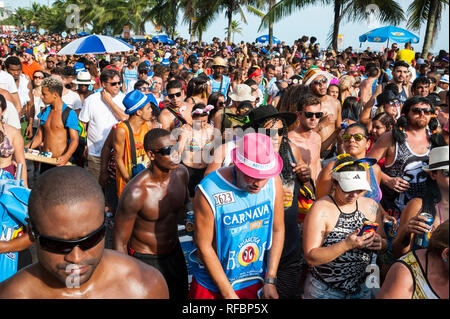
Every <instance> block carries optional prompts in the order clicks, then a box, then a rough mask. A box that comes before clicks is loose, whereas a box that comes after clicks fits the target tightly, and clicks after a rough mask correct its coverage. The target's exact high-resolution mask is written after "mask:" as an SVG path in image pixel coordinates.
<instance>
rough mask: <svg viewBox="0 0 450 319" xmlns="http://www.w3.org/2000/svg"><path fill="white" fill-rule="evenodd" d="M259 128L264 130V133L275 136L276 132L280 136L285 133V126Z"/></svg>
mask: <svg viewBox="0 0 450 319" xmlns="http://www.w3.org/2000/svg"><path fill="white" fill-rule="evenodd" d="M258 130H264V131H263V132H262V133H264V134H266V135H267V136H273V135H275V133H273V132H276V134H278V136H283V134H284V127H282V128H260V129H258Z"/></svg>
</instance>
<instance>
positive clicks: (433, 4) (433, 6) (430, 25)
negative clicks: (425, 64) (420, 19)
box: [422, 0, 438, 59]
mask: <svg viewBox="0 0 450 319" xmlns="http://www.w3.org/2000/svg"><path fill="white" fill-rule="evenodd" d="M437 1H438V0H430V11H429V12H428V22H427V29H426V31H425V39H424V41H423V48H422V58H424V59H426V57H427V54H428V50H430V47H431V43H432V41H433V31H434V29H435V25H436V14H437V9H438V5H437Z"/></svg>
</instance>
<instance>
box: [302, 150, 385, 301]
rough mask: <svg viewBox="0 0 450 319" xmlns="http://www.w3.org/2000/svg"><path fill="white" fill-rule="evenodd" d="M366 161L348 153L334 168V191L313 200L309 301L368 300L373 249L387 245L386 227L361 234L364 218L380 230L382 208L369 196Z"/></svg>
mask: <svg viewBox="0 0 450 319" xmlns="http://www.w3.org/2000/svg"><path fill="white" fill-rule="evenodd" d="M366 169H367V164H366V163H365V162H363V161H359V160H358V159H357V158H355V157H352V156H347V157H343V158H341V159H339V160H338V161H336V163H335V166H334V168H333V171H332V174H331V176H332V186H333V187H334V189H335V191H334V195H333V196H331V195H327V196H325V197H322V198H321V199H319V200H318V201H317V202H315V203H314V204H313V206H312V207H311V209H310V211H309V212H308V214H307V215H306V218H305V221H304V226H303V250H304V254H305V259H306V261H307V263H308V264H309V265H310V270H309V273H308V276H307V278H306V283H305V290H304V298H305V299H369V298H370V296H371V292H370V289H369V288H370V287H368V286H370V285H367V284H366V280H367V278H366V277H367V274H368V272H367V266H369V264H370V262H371V260H372V254H373V252H379V251H381V250H384V249H386V248H387V241H386V239H385V234H384V231H383V228H382V227H378V229H376V231H371V232H362V233H361V229H362V228H363V226H364V225H365V222H368V221H370V222H371V223H370V224H371V225H372V226H373V227H375V228H376V226H377V225H379V224H382V219H383V218H382V212H381V210H380V209H379V205H378V204H377V203H376V202H375V201H374V200H373V199H371V198H367V197H363V196H362V194H363V193H364V192H365V191H368V190H370V189H371V188H370V185H369V182H368V181H367V177H366V174H367V173H366Z"/></svg>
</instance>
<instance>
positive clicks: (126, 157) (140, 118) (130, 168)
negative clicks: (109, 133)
mask: <svg viewBox="0 0 450 319" xmlns="http://www.w3.org/2000/svg"><path fill="white" fill-rule="evenodd" d="M153 101H154V100H153ZM151 102H152V98H151V97H150V96H149V95H145V94H143V93H142V92H141V91H139V90H133V91H131V92H130V93H128V94H127V95H126V96H125V98H124V99H123V104H124V105H125V113H126V114H128V115H129V118H128V120H127V121H123V122H120V123H119V124H117V126H116V128H115V129H114V135H113V147H114V151H115V161H116V182H117V197H120V195H121V193H122V190H123V189H124V187H125V185H126V184H127V182H128V181H129V180H131V179H132V178H133V176H134V175H135V174H137V172H139V171H140V170H142V169H144V168H146V167H147V166H148V165H149V159H148V157H147V154H146V153H145V150H144V136H145V134H146V133H147V132H148V131H149V130H150V129H151V127H150V125H149V124H148V122H151V121H152V120H154V117H155V115H154V114H153V108H152V106H151ZM153 103H154V102H153ZM130 133H132V134H130Z"/></svg>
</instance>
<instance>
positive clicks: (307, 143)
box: [288, 94, 323, 183]
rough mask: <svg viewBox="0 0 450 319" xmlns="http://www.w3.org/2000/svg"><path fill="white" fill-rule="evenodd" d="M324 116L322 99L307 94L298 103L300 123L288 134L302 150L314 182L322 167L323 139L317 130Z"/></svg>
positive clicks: (303, 158) (304, 160)
mask: <svg viewBox="0 0 450 319" xmlns="http://www.w3.org/2000/svg"><path fill="white" fill-rule="evenodd" d="M322 116H323V112H322V111H321V103H320V99H319V98H318V97H316V96H314V95H312V94H308V95H305V96H304V97H302V98H301V99H300V101H299V102H298V104H297V118H298V120H299V125H298V127H297V128H296V129H295V130H293V131H290V132H289V134H288V137H289V139H290V140H291V142H292V143H293V144H294V145H295V146H297V147H298V148H299V149H300V150H301V154H302V160H303V162H305V164H307V165H308V166H309V168H310V169H311V178H312V180H313V181H314V183H315V182H316V179H317V176H318V175H319V173H320V170H321V169H322V166H321V164H320V145H321V144H322V140H321V137H320V135H319V134H318V133H317V132H316V131H315V130H316V127H317V125H318V124H319V121H320V119H321V117H322Z"/></svg>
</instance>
